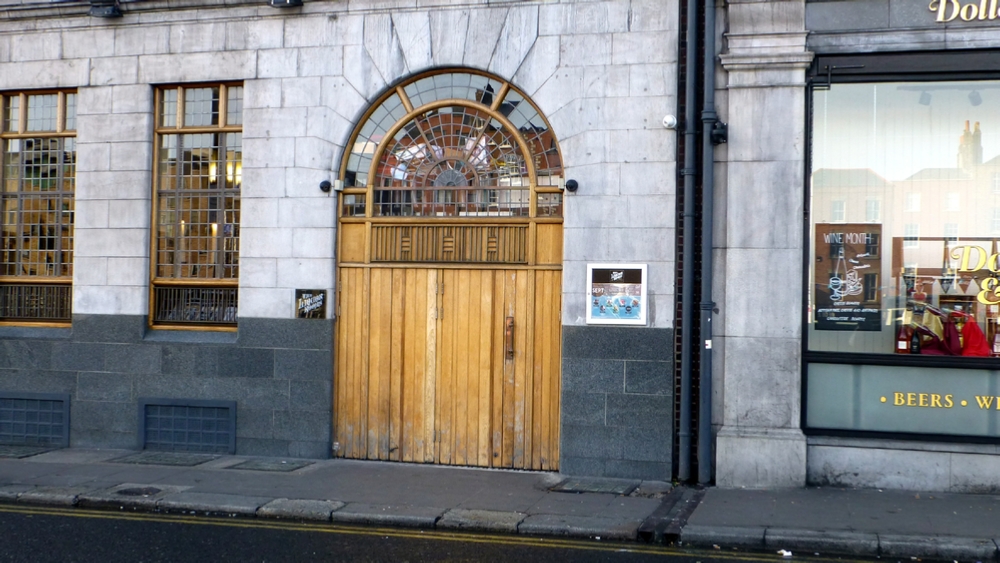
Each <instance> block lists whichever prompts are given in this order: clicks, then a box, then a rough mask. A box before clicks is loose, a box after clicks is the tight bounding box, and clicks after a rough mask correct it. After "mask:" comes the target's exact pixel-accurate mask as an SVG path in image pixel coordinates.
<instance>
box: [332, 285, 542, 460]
mask: <svg viewBox="0 0 1000 563" xmlns="http://www.w3.org/2000/svg"><path fill="white" fill-rule="evenodd" d="M560 281H561V272H559V271H537V272H536V271H533V270H513V269H512V270H491V269H482V270H474V269H442V270H438V269H418V268H342V269H341V278H340V283H341V292H340V299H341V304H340V314H341V317H340V320H339V321H338V331H337V340H338V356H337V365H336V369H337V376H336V377H335V386H334V388H335V407H334V408H335V421H334V424H335V433H336V437H337V438H336V440H337V442H338V444H339V447H340V451H339V455H342V456H344V457H351V458H359V459H380V460H396V461H412V462H424V463H441V464H449V465H470V466H480V467H509V468H521V469H556V468H557V460H558V436H559V433H558V420H559V361H560V357H561V354H560V351H559V326H560V325H559V323H560V318H559V302H560V301H559V298H560V290H561V288H560V285H559V284H560Z"/></svg>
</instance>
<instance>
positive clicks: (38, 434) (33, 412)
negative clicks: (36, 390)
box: [0, 393, 69, 447]
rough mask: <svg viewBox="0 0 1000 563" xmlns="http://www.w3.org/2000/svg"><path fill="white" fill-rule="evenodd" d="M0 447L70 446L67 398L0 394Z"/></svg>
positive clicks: (58, 395) (60, 395) (59, 395)
mask: <svg viewBox="0 0 1000 563" xmlns="http://www.w3.org/2000/svg"><path fill="white" fill-rule="evenodd" d="M0 444H4V445H15V446H56V447H67V446H69V395H62V394H44V395H39V394H27V393H26V394H21V395H11V394H0Z"/></svg>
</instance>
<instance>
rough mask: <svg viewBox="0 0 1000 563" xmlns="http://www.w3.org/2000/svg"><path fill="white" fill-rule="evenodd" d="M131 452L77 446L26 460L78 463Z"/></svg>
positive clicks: (91, 461)
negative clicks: (86, 448) (88, 448)
mask: <svg viewBox="0 0 1000 563" xmlns="http://www.w3.org/2000/svg"><path fill="white" fill-rule="evenodd" d="M133 453H135V450H84V449H79V448H63V449H60V450H52V451H49V452H45V453H43V454H39V455H36V456H32V457H31V458H30V459H29V460H28V461H33V462H43V463H69V464H74V465H80V464H84V463H101V462H105V461H108V460H110V459H114V458H116V457H122V456H125V455H129V454H133Z"/></svg>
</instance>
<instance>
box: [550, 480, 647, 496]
mask: <svg viewBox="0 0 1000 563" xmlns="http://www.w3.org/2000/svg"><path fill="white" fill-rule="evenodd" d="M638 486H639V482H638V481H628V480H624V479H566V480H565V481H563V482H561V483H559V484H558V485H556V486H554V487H552V488H551V489H549V490H550V491H555V492H557V493H610V494H614V495H627V494H629V493H631V492H632V491H634V490H635V488H636V487H638Z"/></svg>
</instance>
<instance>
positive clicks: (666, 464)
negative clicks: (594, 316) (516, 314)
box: [560, 326, 674, 480]
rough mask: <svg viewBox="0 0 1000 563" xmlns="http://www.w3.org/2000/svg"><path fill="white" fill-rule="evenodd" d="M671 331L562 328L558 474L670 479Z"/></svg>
mask: <svg viewBox="0 0 1000 563" xmlns="http://www.w3.org/2000/svg"><path fill="white" fill-rule="evenodd" d="M673 359H674V358H673V331H672V330H668V329H639V328H622V327H596V326H590V327H564V328H563V363H562V370H563V386H562V428H561V429H562V439H561V445H560V455H561V465H560V470H561V471H562V472H563V473H568V474H571V475H594V476H607V477H624V478H636V479H659V480H669V479H670V476H671V452H672V449H673V441H672V437H673Z"/></svg>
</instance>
